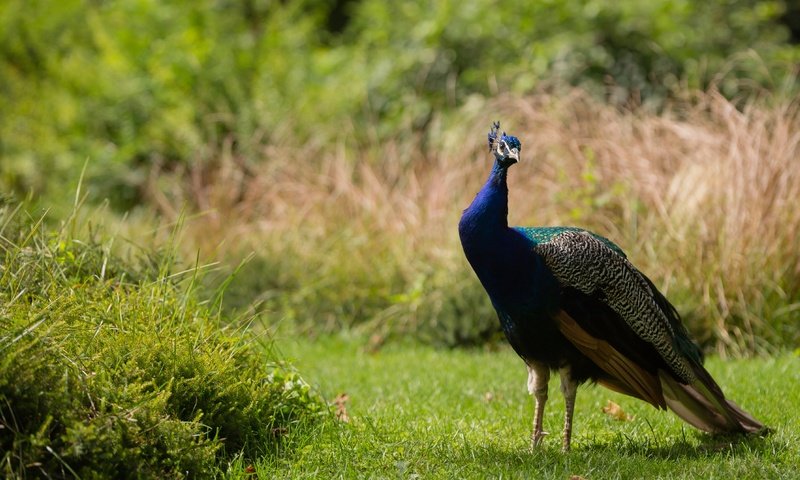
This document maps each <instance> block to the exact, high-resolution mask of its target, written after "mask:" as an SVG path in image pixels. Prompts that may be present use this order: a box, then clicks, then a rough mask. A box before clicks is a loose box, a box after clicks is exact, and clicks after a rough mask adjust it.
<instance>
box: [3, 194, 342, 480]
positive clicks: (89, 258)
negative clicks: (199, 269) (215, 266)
mask: <svg viewBox="0 0 800 480" xmlns="http://www.w3.org/2000/svg"><path fill="white" fill-rule="evenodd" d="M21 217H22V218H24V214H23V213H20V212H16V213H15V211H14V209H12V208H11V207H10V206H9V205H5V206H4V207H2V210H0V229H2V231H0V234H2V235H1V236H0V239H1V240H0V241H1V242H2V259H1V260H0V319H2V320H0V451H1V452H3V453H2V465H3V467H2V468H3V471H4V474H5V475H7V476H15V475H19V476H26V475H31V476H57V477H63V476H71V475H78V476H80V477H81V478H164V477H169V478H179V477H200V476H210V475H212V474H214V473H215V472H217V468H218V466H219V465H220V464H221V463H223V462H227V461H230V460H231V459H232V458H233V457H234V456H236V455H240V454H242V453H243V454H244V455H245V456H247V457H252V456H254V455H256V454H265V453H269V452H273V451H275V449H276V448H277V446H278V445H279V443H280V441H281V438H282V437H284V436H285V435H286V434H287V433H289V432H290V431H292V430H294V429H297V428H300V427H301V426H302V425H303V424H306V423H308V422H312V421H314V419H315V418H319V416H320V415H322V414H324V413H325V412H326V411H327V410H326V408H325V407H324V405H323V404H322V403H321V402H320V400H319V399H318V398H317V397H315V396H314V395H313V394H312V393H311V392H310V389H309V386H308V385H307V384H306V383H305V382H303V380H302V379H301V378H300V377H299V376H298V375H297V374H296V373H295V372H294V371H292V370H291V368H290V367H288V366H287V365H284V364H283V363H282V362H279V361H278V360H277V359H276V356H275V355H274V354H272V353H270V350H269V347H268V345H262V344H261V343H259V342H257V341H256V340H257V339H256V338H255V337H254V336H253V335H252V334H250V333H249V332H248V331H247V330H241V329H235V328H232V327H225V326H224V325H223V322H222V319H221V318H220V316H219V313H218V309H216V308H215V307H213V306H212V305H209V304H208V303H206V302H201V301H200V300H199V299H198V298H196V294H195V293H194V292H193V290H192V287H191V285H192V283H193V281H194V280H193V278H192V275H195V273H196V272H189V273H187V274H185V275H189V278H188V279H184V280H181V279H182V275H180V274H174V273H172V271H171V269H172V261H171V260H170V259H171V256H170V255H162V256H161V260H160V261H158V262H150V261H146V260H144V259H142V258H140V259H138V260H136V259H131V258H126V257H131V255H127V256H126V255H122V254H120V253H115V250H116V248H112V247H111V242H112V241H111V240H110V239H102V238H100V236H99V234H97V233H95V234H93V235H89V236H88V238H84V237H83V236H81V235H78V234H74V233H73V230H72V228H70V227H69V226H68V225H69V223H68V224H67V225H66V226H65V227H64V228H62V229H61V230H60V231H58V230H56V231H54V230H49V229H46V228H44V227H42V224H41V223H39V222H30V221H27V220H23V219H21ZM74 225H75V223H73V227H74ZM140 257H141V255H140ZM144 257H145V258H150V257H152V256H151V255H149V254H148V255H145V256H144ZM187 282H188V284H187Z"/></svg>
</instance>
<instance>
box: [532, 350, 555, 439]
mask: <svg viewBox="0 0 800 480" xmlns="http://www.w3.org/2000/svg"><path fill="white" fill-rule="evenodd" d="M548 380H550V369H549V368H547V366H546V365H543V364H541V363H530V364H528V393H530V394H531V395H533V397H534V399H535V400H536V407H535V412H534V415H533V433H532V434H531V448H534V447H536V446H538V445H539V444H540V443H541V442H542V438H544V436H545V435H547V432H545V431H543V430H542V422H543V418H544V405H545V403H547V382H548Z"/></svg>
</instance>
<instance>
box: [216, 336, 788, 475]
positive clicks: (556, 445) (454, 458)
mask: <svg viewBox="0 0 800 480" xmlns="http://www.w3.org/2000/svg"><path fill="white" fill-rule="evenodd" d="M281 345H282V350H283V351H284V353H285V354H286V355H287V356H288V357H289V358H290V359H293V361H294V362H295V365H296V366H297V367H298V368H299V369H300V371H302V372H303V373H304V375H305V377H306V378H307V379H308V380H309V381H310V382H312V383H315V384H317V385H318V388H319V390H320V391H321V393H322V394H323V395H324V396H325V397H327V398H328V399H329V400H331V401H332V400H333V399H334V398H335V397H336V396H337V395H339V394H342V393H346V394H347V395H348V396H349V400H348V401H347V403H346V408H347V412H348V414H349V416H350V422H349V423H343V422H333V421H332V422H327V423H323V424H321V426H320V427H318V428H317V429H316V430H315V431H314V432H313V434H310V435H303V436H300V437H296V438H294V442H295V445H294V446H295V447H296V448H295V449H293V450H290V451H289V453H286V454H284V455H282V456H277V457H271V458H266V459H263V460H262V461H261V462H258V463H256V464H255V465H253V467H255V471H256V473H257V474H258V476H259V478H337V477H378V478H384V477H402V478H418V477H419V478H509V477H510V478H563V479H566V478H570V477H571V476H572V475H578V476H580V477H583V478H587V479H590V478H597V479H601V478H602V479H605V478H670V479H674V478H725V479H730V478H736V479H744V478H788V477H790V476H792V475H796V473H795V472H797V470H798V469H800V460H798V459H800V447H798V445H800V418H798V417H799V415H798V414H800V407H799V406H798V399H800V359H798V357H797V356H796V355H789V354H787V355H783V356H779V357H777V358H770V359H766V358H759V359H750V360H736V361H722V360H720V359H718V358H712V359H710V360H709V361H708V368H709V370H710V371H711V373H712V375H714V376H715V378H716V379H717V380H718V382H719V383H720V384H721V386H722V387H723V389H724V390H725V392H726V394H727V395H728V396H729V397H730V398H732V399H735V401H736V402H737V403H739V404H740V405H741V406H742V407H744V408H745V409H747V410H748V411H750V412H752V413H753V414H754V415H755V416H757V418H759V419H760V420H762V421H764V422H765V423H766V424H768V425H769V426H771V427H772V428H773V429H774V433H773V434H772V435H770V436H768V437H767V438H760V437H755V438H746V439H741V438H737V437H734V438H729V437H713V436H709V435H706V434H702V433H699V432H697V431H695V430H694V429H692V428H691V427H689V426H687V425H685V424H683V423H682V422H681V421H680V420H679V419H678V418H677V417H675V416H674V415H672V414H671V413H667V412H660V411H657V410H655V409H654V408H652V407H650V406H649V405H647V404H645V403H643V402H641V401H638V400H635V399H632V398H629V397H625V396H622V395H618V394H615V393H613V392H610V391H608V390H606V389H603V388H601V387H598V386H583V387H581V388H580V389H579V391H578V398H577V406H576V416H575V429H574V437H573V450H572V452H570V453H568V454H564V453H562V452H561V450H560V441H561V436H560V430H561V425H562V419H563V412H564V407H563V401H562V398H561V395H560V393H559V391H558V381H557V380H553V381H551V385H550V402H549V403H548V408H547V410H546V414H545V420H544V421H545V429H546V430H547V431H549V432H551V435H550V436H549V437H547V438H546V439H545V444H544V445H543V447H542V448H540V449H538V450H536V451H535V452H531V451H530V450H529V438H530V437H529V435H530V428H531V420H532V414H533V413H532V412H533V405H532V403H533V402H532V400H531V398H530V396H529V395H528V394H527V391H526V389H525V380H526V370H525V368H524V366H523V364H522V362H521V361H520V360H519V358H518V357H516V355H515V354H514V353H513V352H511V351H510V349H508V348H506V347H503V348H500V349H499V350H497V351H489V350H437V349H433V348H429V347H424V346H419V345H403V344H393V345H389V346H388V347H386V348H384V349H382V350H380V351H378V352H377V353H369V352H367V351H366V350H364V349H363V348H362V347H361V346H360V345H359V344H356V343H353V342H349V341H343V340H340V339H331V338H322V339H319V340H316V341H309V340H297V339H291V340H284V341H282V342H281ZM608 400H612V401H614V402H616V403H618V404H619V405H620V406H621V407H622V408H623V410H624V411H625V412H626V413H628V414H630V415H632V416H633V417H634V418H633V420H631V421H626V422H621V421H617V420H613V419H612V418H611V417H609V416H607V415H606V414H604V413H602V411H601V409H602V407H603V406H604V405H605V404H606V402H607V401H608ZM244 468H245V465H243V464H242V463H241V462H239V463H235V464H233V465H231V468H230V471H229V476H230V477H232V478H243V477H245V475H244V474H243V473H242V472H243V471H244Z"/></svg>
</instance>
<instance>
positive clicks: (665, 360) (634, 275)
mask: <svg viewBox="0 0 800 480" xmlns="http://www.w3.org/2000/svg"><path fill="white" fill-rule="evenodd" d="M499 132H500V124H499V122H494V123H493V124H492V128H491V130H490V132H489V136H488V139H489V150H490V152H491V153H492V154H493V156H494V166H493V167H492V170H491V173H490V174H489V179H488V180H487V181H486V184H485V185H484V186H483V188H482V189H481V190H480V192H478V194H477V196H476V197H475V200H474V201H473V202H472V204H471V205H470V206H469V207H468V208H467V209H466V210H464V213H463V215H462V216H461V221H460V222H459V224H458V232H459V236H460V238H461V245H462V247H463V249H464V254H465V255H466V257H467V260H468V262H469V263H470V265H471V266H472V269H473V270H474V271H475V273H476V275H477V277H478V279H479V280H480V282H481V284H482V285H483V287H484V289H485V290H486V293H487V294H488V296H489V299H490V300H491V302H492V305H493V306H494V309H495V310H496V311H497V315H498V318H499V320H500V325H501V327H502V330H503V332H504V333H505V336H506V338H507V339H508V342H509V343H510V344H511V346H512V347H513V349H514V351H515V352H516V353H517V354H518V355H519V356H520V357H521V358H522V360H523V361H524V362H525V365H526V366H527V369H528V382H527V387H528V392H529V393H530V394H531V395H533V397H534V405H535V409H534V419H533V433H532V435H531V446H532V447H535V446H537V445H539V444H540V443H541V441H542V438H543V437H544V435H546V433H545V432H544V431H543V428H542V418H543V414H544V409H545V403H546V402H547V384H548V381H549V378H550V373H551V372H552V371H558V374H559V376H560V378H561V393H562V394H563V396H564V401H565V405H566V413H565V417H564V431H563V449H564V450H565V451H568V450H569V448H570V441H571V436H572V417H573V411H574V407H575V396H576V392H577V388H578V386H579V385H580V384H582V383H584V382H587V381H591V382H596V383H599V384H600V385H603V386H604V387H607V388H609V389H611V390H614V391H617V392H621V393H623V394H626V395H630V396H632V397H635V398H638V399H641V400H644V401H646V402H648V403H650V404H652V405H653V406H655V407H656V408H658V409H664V410H666V409H667V408H669V409H670V410H672V411H673V412H674V413H675V414H677V415H678V416H679V417H680V418H682V419H683V420H684V421H686V422H687V423H689V424H690V425H692V426H694V427H696V428H698V429H700V430H703V431H706V432H710V433H756V432H759V433H761V432H765V431H766V430H767V429H766V428H765V427H764V425H762V424H761V423H760V422H759V421H758V420H756V419H755V418H753V417H752V416H751V415H750V414H748V413H747V412H745V411H744V410H742V409H741V408H739V407H738V406H737V405H736V404H734V403H733V402H732V401H730V400H728V399H726V398H725V395H724V394H723V392H722V390H721V389H720V387H719V386H718V385H717V383H716V382H715V381H714V379H713V378H712V377H711V375H710V374H709V373H708V371H707V370H706V369H705V368H704V367H703V353H702V352H701V350H700V348H699V347H698V345H697V344H696V343H695V342H694V341H693V340H692V339H691V337H690V335H689V333H688V331H687V330H686V328H685V327H684V325H683V324H682V322H681V318H680V315H679V314H678V312H677V310H676V309H675V307H673V306H672V304H671V303H670V302H669V301H668V300H667V299H666V298H665V297H664V295H663V294H662V293H661V292H659V291H658V289H657V288H656V287H655V285H654V284H653V282H652V281H651V280H650V279H649V278H647V277H646V276H645V275H644V274H643V273H642V272H640V271H639V270H638V269H637V268H636V267H634V266H633V265H632V264H631V262H630V261H629V260H628V259H627V257H626V255H625V252H623V251H622V249H621V248H620V247H618V246H617V245H616V244H614V243H613V242H611V241H610V240H608V239H607V238H605V237H602V236H600V235H597V234H595V233H592V232H589V231H587V230H584V229H581V228H576V227H509V226H508V219H507V218H508V185H507V182H506V179H507V176H508V169H509V167H511V166H512V165H514V164H515V163H517V162H518V161H519V159H520V151H521V149H522V144H521V143H520V141H519V139H518V138H517V137H514V136H511V135H506V133H505V132H503V133H502V134H500V133H499Z"/></svg>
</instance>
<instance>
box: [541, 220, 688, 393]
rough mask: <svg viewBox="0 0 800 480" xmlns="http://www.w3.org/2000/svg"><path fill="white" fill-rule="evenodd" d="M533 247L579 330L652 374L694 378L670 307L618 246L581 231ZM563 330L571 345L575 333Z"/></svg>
mask: <svg viewBox="0 0 800 480" xmlns="http://www.w3.org/2000/svg"><path fill="white" fill-rule="evenodd" d="M534 248H535V250H536V252H537V253H538V254H539V255H540V256H541V257H542V258H543V260H544V262H545V264H546V265H547V266H548V268H549V269H550V270H551V271H552V273H553V275H554V276H555V278H556V279H557V280H558V281H559V282H560V283H561V284H562V287H563V291H564V295H563V298H562V301H561V305H562V309H563V310H565V311H566V312H567V314H568V315H569V316H570V317H571V318H572V319H573V320H574V321H575V322H576V324H577V326H578V327H580V328H581V329H582V330H583V331H584V332H586V333H587V334H589V335H591V336H593V337H595V338H598V339H599V340H603V341H604V342H606V343H608V344H609V346H610V347H612V348H614V349H615V350H616V351H618V352H619V353H620V354H621V355H622V356H623V357H625V358H627V359H629V361H632V362H635V363H637V364H642V365H640V366H642V367H646V368H647V370H651V371H652V372H653V373H655V371H656V369H657V368H662V369H664V368H666V369H668V370H669V371H670V372H671V373H673V374H674V375H675V376H676V377H677V378H678V379H680V380H681V381H682V382H684V383H690V382H691V381H692V380H693V379H694V378H695V369H694V368H693V363H695V364H696V363H700V362H702V359H701V357H700V350H699V348H698V347H697V346H696V345H695V344H694V343H693V342H692V341H691V340H690V339H689V336H688V333H687V332H686V330H685V328H684V327H683V325H682V324H681V322H680V318H679V316H678V314H677V312H676V311H675V309H674V308H673V307H672V305H670V304H669V302H668V301H667V300H666V299H665V298H664V297H663V295H661V293H660V292H658V290H657V289H656V288H655V287H654V286H653V284H652V282H651V281H650V280H649V279H647V277H645V276H644V275H643V274H642V273H641V272H639V270H637V269H636V268H635V267H634V266H633V265H632V264H631V263H630V262H629V261H628V260H627V258H625V257H624V256H623V255H621V254H620V253H619V252H618V251H617V250H618V247H617V249H612V248H610V247H609V246H608V245H607V244H606V243H605V242H603V241H602V240H601V239H599V238H598V237H597V236H595V235H592V234H591V233H589V232H587V231H585V230H569V231H564V232H562V233H560V234H558V235H555V236H553V237H552V238H551V239H549V241H547V242H543V243H539V244H537V245H536V246H535V247H534ZM563 330H564V329H563V328H562V333H564V334H565V335H566V336H567V337H568V338H569V339H570V340H571V341H573V343H575V341H576V339H575V338H570V335H569V334H570V332H572V333H573V336H574V332H575V330H574V329H567V331H566V332H564V331H563ZM579 348H580V346H579ZM652 352H655V355H657V358H656V359H655V362H656V363H657V364H652V363H653V360H652V356H653V355H651V353H652ZM590 358H591V357H590ZM647 358H651V360H650V361H649V362H647V361H645V360H642V359H647ZM643 363H644V364H643ZM647 363H651V365H648V364H647Z"/></svg>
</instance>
